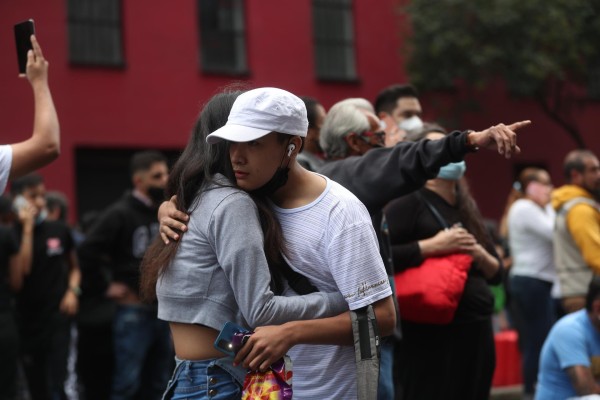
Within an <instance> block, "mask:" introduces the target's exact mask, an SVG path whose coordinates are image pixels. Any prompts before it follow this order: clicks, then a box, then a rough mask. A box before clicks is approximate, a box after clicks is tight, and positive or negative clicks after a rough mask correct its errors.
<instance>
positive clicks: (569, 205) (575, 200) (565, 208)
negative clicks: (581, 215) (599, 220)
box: [558, 197, 600, 215]
mask: <svg viewBox="0 0 600 400" xmlns="http://www.w3.org/2000/svg"><path fill="white" fill-rule="evenodd" d="M580 203H585V204H587V205H590V206H592V207H594V208H595V209H596V211H598V212H600V204H598V202H596V201H595V200H594V199H590V198H588V197H575V198H572V199H571V200H569V201H567V202H565V203H564V204H563V205H562V206H561V207H560V208H559V209H558V213H559V214H563V215H564V214H567V213H568V212H569V211H570V210H571V208H573V207H574V206H576V205H577V204H580Z"/></svg>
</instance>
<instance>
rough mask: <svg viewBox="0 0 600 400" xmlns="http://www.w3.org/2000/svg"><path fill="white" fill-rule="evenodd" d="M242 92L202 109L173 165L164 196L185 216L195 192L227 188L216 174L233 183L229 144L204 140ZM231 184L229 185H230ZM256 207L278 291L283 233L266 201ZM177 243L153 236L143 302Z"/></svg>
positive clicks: (144, 274) (229, 93)
mask: <svg viewBox="0 0 600 400" xmlns="http://www.w3.org/2000/svg"><path fill="white" fill-rule="evenodd" d="M241 93H243V92H242V91H240V90H232V91H225V92H222V93H219V94H217V95H215V96H213V97H212V98H211V99H210V100H209V101H208V102H207V103H206V104H205V105H204V107H203V109H202V111H201V113H200V115H199V117H198V119H197V120H196V124H195V126H194V128H193V130H192V135H191V136H190V139H189V142H188V144H187V146H186V147H185V149H184V151H183V153H182V154H181V156H180V157H179V159H178V160H177V162H176V163H175V165H174V166H173V169H172V170H171V173H170V174H169V179H168V181H167V187H166V190H165V194H166V195H167V196H168V197H169V198H170V197H171V196H173V195H177V208H178V210H180V211H183V212H184V213H186V214H190V213H192V212H193V211H194V207H195V206H194V200H195V198H196V196H197V195H198V193H199V191H200V190H202V189H203V188H206V187H208V186H209V185H210V184H213V183H214V184H217V185H221V186H222V185H227V183H223V182H222V181H218V180H215V175H216V174H221V175H224V176H225V177H226V178H227V181H228V182H235V175H234V173H233V168H232V166H231V162H230V159H229V144H228V142H226V141H221V142H219V143H216V144H207V143H206V137H207V136H208V135H209V134H210V133H211V132H214V131H216V130H217V129H219V128H221V127H222V126H224V125H225V123H226V122H227V118H228V116H229V112H230V111H231V107H232V106H233V103H234V102H235V99H236V98H237V97H238V96H239V95H240V94H241ZM231 185H233V184H232V183H231ZM252 198H253V200H254V202H255V203H256V205H257V207H258V212H259V218H260V223H261V227H262V229H263V234H264V243H265V244H264V248H265V255H266V257H267V261H268V263H269V267H270V269H271V276H272V278H271V279H272V282H271V286H272V287H273V288H274V290H275V288H277V289H280V288H281V285H282V278H281V274H280V273H279V272H278V266H279V265H281V263H282V262H284V261H283V256H282V253H284V241H283V234H282V232H281V226H280V225H279V221H278V220H277V218H275V216H274V215H273V212H272V210H271V208H270V207H269V205H268V203H267V201H266V199H264V198H261V197H258V196H252ZM178 247H179V242H172V243H169V244H168V245H165V243H163V241H162V240H161V238H160V237H157V238H156V239H155V240H154V241H153V242H152V244H151V245H150V246H149V247H148V250H147V251H146V253H145V255H144V259H143V260H142V265H141V271H142V277H141V283H140V292H141V294H142V297H143V298H144V299H145V300H147V301H152V300H154V299H155V298H156V282H157V280H158V277H159V276H160V275H161V274H162V273H164V271H165V270H166V269H167V268H168V267H169V264H170V263H171V261H172V260H173V258H174V257H175V254H176V253H177V248H178Z"/></svg>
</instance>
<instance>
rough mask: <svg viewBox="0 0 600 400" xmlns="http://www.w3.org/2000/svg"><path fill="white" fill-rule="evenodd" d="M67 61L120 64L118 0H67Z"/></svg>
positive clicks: (108, 64) (78, 63)
mask: <svg viewBox="0 0 600 400" xmlns="http://www.w3.org/2000/svg"><path fill="white" fill-rule="evenodd" d="M67 8H68V18H67V20H68V24H69V61H70V62H71V63H72V64H76V65H91V66H111V67H122V66H124V65H125V61H124V56H123V38H122V19H121V10H122V7H121V0H68V1H67Z"/></svg>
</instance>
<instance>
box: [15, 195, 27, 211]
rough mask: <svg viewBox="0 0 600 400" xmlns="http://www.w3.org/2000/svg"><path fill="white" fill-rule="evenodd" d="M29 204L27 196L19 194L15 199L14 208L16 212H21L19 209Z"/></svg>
mask: <svg viewBox="0 0 600 400" xmlns="http://www.w3.org/2000/svg"><path fill="white" fill-rule="evenodd" d="M27 204H29V202H28V201H27V199H26V198H25V197H23V196H22V195H18V196H16V197H15V199H14V200H13V210H14V211H15V213H17V214H19V211H21V209H23V208H24V207H26V206H27Z"/></svg>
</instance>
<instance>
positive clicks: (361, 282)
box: [207, 88, 395, 399]
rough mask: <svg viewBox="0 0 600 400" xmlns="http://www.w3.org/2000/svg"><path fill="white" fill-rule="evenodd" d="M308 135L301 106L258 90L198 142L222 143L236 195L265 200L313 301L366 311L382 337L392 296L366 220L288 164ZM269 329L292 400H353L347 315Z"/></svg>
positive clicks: (389, 322)
mask: <svg viewBox="0 0 600 400" xmlns="http://www.w3.org/2000/svg"><path fill="white" fill-rule="evenodd" d="M307 128H308V121H307V119H306V108H305V106H304V103H303V102H302V100H300V99H299V98H298V97H296V96H294V95H293V94H291V93H289V92H286V91H284V90H281V89H275V88H261V89H255V90H251V91H249V92H246V93H244V94H242V95H240V96H239V97H238V99H237V100H236V102H235V103H234V105H233V108H232V110H231V113H230V115H229V119H228V122H227V124H226V125H225V126H224V127H223V128H221V129H219V130H217V131H215V132H213V133H212V134H211V135H209V136H208V138H207V141H208V142H209V143H215V142H217V141H220V140H227V141H229V142H230V158H231V163H232V166H233V170H234V172H235V177H236V181H237V185H238V186H239V187H240V188H242V189H244V190H247V191H249V192H260V193H262V194H264V195H267V196H268V197H269V198H270V199H271V200H272V202H273V209H274V211H275V213H276V215H277V217H278V219H279V221H280V223H281V227H282V230H283V235H284V238H285V241H286V245H287V252H288V254H287V259H288V261H289V264H290V266H291V267H292V268H293V269H295V270H296V271H298V272H300V273H301V274H303V275H305V276H306V277H308V278H309V279H310V280H311V282H312V283H313V284H314V285H315V286H316V287H317V288H318V289H319V290H321V291H328V292H330V291H333V290H339V291H340V292H341V293H342V294H343V295H344V296H345V298H346V299H347V301H348V305H349V308H350V309H351V310H355V309H358V308H362V307H365V306H367V305H369V304H372V305H373V308H374V311H375V314H376V316H377V322H378V325H379V329H380V333H381V334H383V335H387V334H390V333H391V332H392V330H393V328H394V326H395V310H394V305H393V302H392V297H391V294H392V292H391V289H390V285H389V282H388V279H387V275H386V272H385V269H384V266H383V262H382V260H381V256H380V255H379V251H378V246H377V238H376V236H375V231H374V229H373V226H372V224H371V219H370V217H369V213H368V212H367V210H366V208H365V207H364V206H363V205H362V203H361V202H360V201H358V199H357V198H356V197H355V196H354V195H353V194H351V193H350V192H349V191H348V190H346V189H345V188H343V187H342V186H341V185H339V184H337V183H335V182H333V181H331V180H329V179H327V178H325V177H323V176H321V175H317V174H314V173H311V172H309V171H307V170H305V169H304V168H302V167H301V166H300V165H299V164H298V163H297V162H296V156H297V154H298V152H299V151H300V149H301V147H302V138H303V137H305V136H306V132H307ZM274 329H276V330H277V333H276V334H275V335H274V337H270V338H269V339H268V342H269V343H270V344H274V343H275V342H278V341H279V343H278V346H279V348H278V350H279V351H277V352H276V353H278V354H277V355H278V356H280V355H281V354H279V352H285V351H286V350H287V349H288V348H290V347H291V346H294V347H293V348H292V349H291V350H290V351H289V354H290V356H291V357H292V360H293V365H294V384H293V385H294V398H295V399H307V398H319V399H323V398H335V399H351V398H356V397H357V394H356V366H355V354H354V348H353V347H352V344H353V336H352V328H351V321H350V316H349V313H345V314H343V315H340V316H338V317H334V318H328V319H321V320H313V321H303V322H300V323H296V322H291V323H289V324H284V325H282V326H280V327H277V328H274ZM263 333H265V334H266V333H268V330H265V331H264V332H263ZM268 336H270V335H268ZM265 339H266V337H259V336H258V335H257V336H256V339H253V338H251V339H250V341H249V342H248V345H249V346H248V348H246V349H245V350H246V351H245V352H244V354H246V353H248V352H250V358H253V357H252V356H253V354H256V353H260V350H261V349H262V344H263V343H264V340H265ZM299 343H320V344H323V343H328V344H330V345H310V346H307V345H299ZM250 358H249V359H250ZM260 361H261V362H260V363H257V364H258V365H255V366H254V367H262V368H265V367H267V366H268V365H269V364H270V362H271V361H272V360H271V359H270V358H268V357H263V359H261V360H260ZM332 374H335V379H332Z"/></svg>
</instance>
